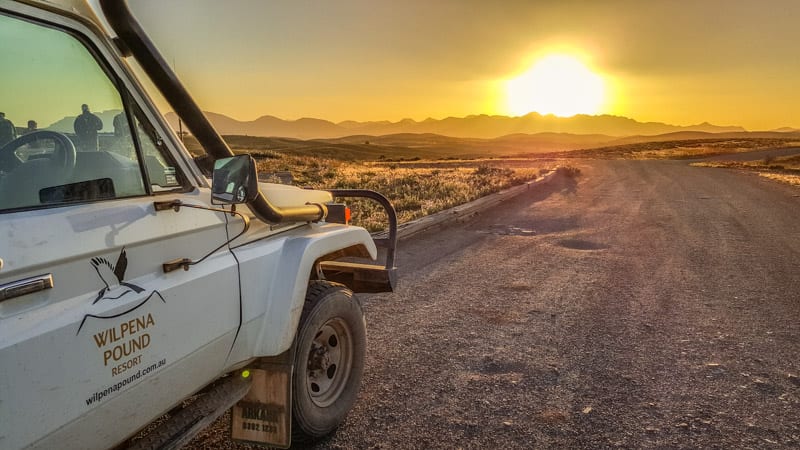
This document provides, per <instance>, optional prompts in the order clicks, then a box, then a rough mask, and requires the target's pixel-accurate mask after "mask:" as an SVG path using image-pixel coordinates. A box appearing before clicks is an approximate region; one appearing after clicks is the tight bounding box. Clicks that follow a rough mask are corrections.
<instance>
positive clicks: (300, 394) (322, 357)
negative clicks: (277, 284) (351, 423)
mask: <svg viewBox="0 0 800 450" xmlns="http://www.w3.org/2000/svg"><path fill="white" fill-rule="evenodd" d="M296 339H297V348H296V350H295V361H294V375H293V377H292V418H293V423H292V438H293V440H296V441H300V442H302V441H307V440H310V439H316V438H320V437H323V436H325V435H327V434H329V433H330V432H332V431H333V430H334V429H336V427H337V426H339V424H340V423H341V422H342V421H343V420H344V418H345V416H347V413H348V412H349V411H350V409H351V408H352V407H353V405H354V404H355V402H356V398H357V396H358V390H359V388H360V386H361V375H362V373H363V372H364V359H365V355H366V347H367V331H366V324H365V321H364V313H363V311H362V309H361V305H360V303H359V302H358V300H357V299H356V298H355V297H354V296H353V293H352V292H351V291H350V290H349V289H347V288H346V287H345V286H343V285H340V284H336V283H330V282H326V281H312V282H311V284H310V285H309V288H308V293H307V294H306V300H305V304H304V305H303V313H302V315H301V316H300V325H299V328H298V332H297V338H296Z"/></svg>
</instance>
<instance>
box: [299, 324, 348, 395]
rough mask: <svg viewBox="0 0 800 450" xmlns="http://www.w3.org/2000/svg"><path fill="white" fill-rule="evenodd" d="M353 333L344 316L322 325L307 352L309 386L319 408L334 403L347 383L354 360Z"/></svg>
mask: <svg viewBox="0 0 800 450" xmlns="http://www.w3.org/2000/svg"><path fill="white" fill-rule="evenodd" d="M353 353H354V351H353V336H352V333H351V331H350V327H348V326H347V323H346V322H345V321H344V320H342V319H341V318H333V319H330V320H328V321H327V322H325V324H324V325H322V326H321V327H320V329H319V330H318V331H317V334H316V335H315V336H314V340H313V341H312V342H311V348H310V349H309V352H308V363H307V365H306V388H307V389H308V393H309V397H310V398H311V401H312V402H314V404H315V405H317V406H318V407H320V408H325V407H327V406H330V405H331V404H333V402H335V401H336V399H338V398H339V396H340V395H341V393H342V391H344V389H345V387H346V386H347V379H348V378H349V376H350V370H351V366H352V362H353Z"/></svg>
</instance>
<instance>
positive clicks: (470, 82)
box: [129, 0, 800, 130]
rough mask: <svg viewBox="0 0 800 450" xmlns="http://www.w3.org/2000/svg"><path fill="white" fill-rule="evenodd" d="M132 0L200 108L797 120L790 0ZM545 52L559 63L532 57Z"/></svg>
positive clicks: (382, 115) (365, 115)
mask: <svg viewBox="0 0 800 450" xmlns="http://www.w3.org/2000/svg"><path fill="white" fill-rule="evenodd" d="M129 3H130V4H131V9H132V10H133V11H134V14H136V16H137V17H138V18H139V20H140V22H141V23H142V25H143V26H144V28H145V29H146V30H147V31H148V32H149V33H150V35H151V37H152V38H153V40H154V41H155V42H156V44H157V45H158V46H159V48H160V49H161V51H162V53H163V54H164V56H165V57H166V58H167V59H168V60H169V61H171V62H172V61H174V63H175V66H176V69H177V72H178V75H179V76H180V77H181V78H182V79H183V81H184V82H185V83H186V84H187V86H188V88H189V90H190V91H191V92H192V93H193V94H194V95H195V98H196V100H197V101H198V103H200V105H201V107H202V108H203V109H205V110H208V111H214V112H218V113H222V114H226V115H229V116H231V117H234V118H236V119H239V120H253V119H255V118H257V117H259V116H261V115H265V114H269V115H274V116H277V117H281V118H284V119H297V118H301V117H316V118H321V119H327V120H331V121H342V120H348V119H353V120H362V121H363V120H391V121H397V120H400V119H403V118H412V119H415V120H423V119H425V118H427V117H433V118H444V117H447V116H458V117H461V116H466V115H470V114H503V115H520V114H524V113H525V112H527V111H537V112H554V111H555V110H554V109H553V108H554V106H553V105H552V104H545V103H553V102H556V103H559V104H560V105H561V106H563V104H564V103H566V102H569V101H575V102H578V104H577V106H575V108H576V109H574V110H576V111H577V112H588V113H599V114H614V115H622V116H627V117H631V118H634V119H637V120H639V121H659V122H666V123H671V124H676V125H689V124H696V123H700V122H705V121H708V122H711V123H714V124H717V125H741V126H744V127H745V128H747V129H750V130H760V129H772V128H777V127H782V126H793V127H800V49H798V44H797V43H798V42H800V25H798V24H800V1H797V0H770V1H757V0H747V1H743V0H737V1H722V0H720V1H716V0H713V1H712V0H706V1H695V2H689V1H641V0H636V1H628V0H618V1H597V2H589V1H573V0H562V1H558V2H556V1H547V2H545V1H533V0H528V1H503V2H488V1H483V0H405V1H403V2H388V1H385V2H383V1H368V0H345V1H307V0H293V1H260V0H249V1H244V0H239V1H233V0H231V1H225V2H221V1H217V0H170V1H163V0H129ZM553 57H555V59H554V58H553ZM559 58H560V59H559ZM542 61H550V62H553V61H556V62H557V63H556V64H555V65H553V64H550V65H549V66H548V67H545V68H544V69H542V66H541V64H540V65H539V66H538V67H539V69H537V70H535V71H531V68H532V67H534V66H536V65H537V63H541V62H542ZM558 61H560V63H558ZM559 64H560V65H559ZM553 67H555V68H553ZM542 73H545V74H549V75H542ZM542 77H544V78H542ZM548 77H549V78H548ZM515 79H516V80H517V81H512V80H515ZM598 86H599V87H598ZM537 88H538V91H537V92H533V91H534V90H536V89H537ZM598 90H599V91H598ZM543 95H544V96H548V99H544V98H543V97H542V96H543ZM568 97H576V98H574V99H569V98H568ZM589 98H595V100H594V101H593V103H592V102H589V101H588V99H589ZM584 103H592V105H594V106H586V105H584ZM557 106H558V105H557ZM548 108H549V109H550V110H546V109H548ZM582 108H583V109H584V110H582ZM586 108H588V109H586ZM563 111H565V112H562V113H561V115H569V114H571V113H574V112H570V111H573V109H564V110H563Z"/></svg>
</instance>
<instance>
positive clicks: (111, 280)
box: [92, 247, 144, 305]
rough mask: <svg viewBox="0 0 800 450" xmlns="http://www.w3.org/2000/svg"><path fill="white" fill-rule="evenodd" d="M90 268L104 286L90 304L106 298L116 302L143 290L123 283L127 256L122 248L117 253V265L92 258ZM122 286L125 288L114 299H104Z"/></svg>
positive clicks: (98, 258)
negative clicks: (124, 296) (126, 295)
mask: <svg viewBox="0 0 800 450" xmlns="http://www.w3.org/2000/svg"><path fill="white" fill-rule="evenodd" d="M92 267H94V270H95V271H96V272H97V275H98V276H99V277H100V279H101V280H102V281H103V284H105V285H106V287H104V288H103V289H100V292H98V293H97V298H95V299H94V301H93V302H92V304H93V305H94V304H95V303H97V302H99V301H100V300H101V299H103V298H108V299H110V300H116V299H118V298H120V297H122V296H123V295H125V294H129V293H131V292H135V293H137V294H138V293H140V292H142V291H144V289H142V288H140V287H139V286H136V285H135V284H131V283H126V282H125V281H123V280H124V279H125V270H126V269H127V268H128V256H127V254H126V253H125V247H122V251H120V253H119V258H117V263H116V264H114V265H112V264H111V263H110V262H108V260H107V259H105V258H102V257H96V258H92ZM119 286H122V287H124V288H126V289H125V290H123V291H122V292H121V293H120V294H119V295H117V296H115V297H104V296H105V295H106V294H107V293H111V292H113V291H116V290H117V287H119Z"/></svg>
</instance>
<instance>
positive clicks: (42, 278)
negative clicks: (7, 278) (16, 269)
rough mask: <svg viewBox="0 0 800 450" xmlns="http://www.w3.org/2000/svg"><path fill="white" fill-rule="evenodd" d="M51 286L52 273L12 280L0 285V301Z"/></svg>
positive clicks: (50, 287)
mask: <svg viewBox="0 0 800 450" xmlns="http://www.w3.org/2000/svg"><path fill="white" fill-rule="evenodd" d="M52 287H53V274H52V273H48V274H46V275H37V276H35V277H30V278H25V279H23V280H17V281H12V282H11V283H6V284H3V285H0V302H2V301H6V300H9V299H12V298H15V297H21V296H23V295H28V294H32V293H34V292H39V291H44V290H45V289H52Z"/></svg>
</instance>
